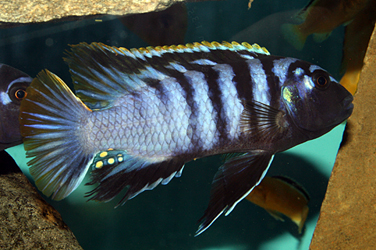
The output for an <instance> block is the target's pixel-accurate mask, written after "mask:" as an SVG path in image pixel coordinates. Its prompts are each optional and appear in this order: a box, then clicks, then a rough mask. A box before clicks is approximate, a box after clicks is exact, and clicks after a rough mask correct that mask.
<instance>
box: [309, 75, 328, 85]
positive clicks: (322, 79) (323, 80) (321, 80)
mask: <svg viewBox="0 0 376 250" xmlns="http://www.w3.org/2000/svg"><path fill="white" fill-rule="evenodd" d="M312 80H313V82H314V84H315V86H316V87H318V88H320V89H324V88H326V87H327V86H328V83H329V79H328V77H327V76H326V75H324V74H320V73H318V74H315V75H313V76H312Z"/></svg>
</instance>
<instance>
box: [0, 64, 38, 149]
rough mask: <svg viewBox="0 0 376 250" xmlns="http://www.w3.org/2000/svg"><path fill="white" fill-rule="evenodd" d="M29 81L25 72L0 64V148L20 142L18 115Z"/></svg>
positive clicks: (29, 78) (30, 79)
mask: <svg viewBox="0 0 376 250" xmlns="http://www.w3.org/2000/svg"><path fill="white" fill-rule="evenodd" d="M31 81H32V78H31V77H30V76H28V75H27V74H26V73H24V72H22V71H20V70H18V69H15V68H13V67H11V66H8V65H6V64H0V119H1V120H0V150H4V149H6V148H9V147H13V146H15V145H18V144H21V143H22V137H21V133H20V130H19V124H18V115H19V111H20V105H21V100H22V99H23V98H24V97H25V96H26V88H27V87H28V86H29V84H30V83H31Z"/></svg>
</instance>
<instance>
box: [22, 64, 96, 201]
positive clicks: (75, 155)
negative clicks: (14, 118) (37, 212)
mask: <svg viewBox="0 0 376 250" xmlns="http://www.w3.org/2000/svg"><path fill="white" fill-rule="evenodd" d="M90 112H91V111H90V110H89V109H88V108H87V107H86V106H85V104H84V103H83V102H81V100H80V99H78V98H77V97H76V96H75V95H74V94H73V93H72V91H71V90H70V89H69V88H68V87H67V85H66V84H65V83H64V82H63V81H62V80H61V79H60V78H59V77H58V76H56V75H55V74H53V73H51V72H49V71H47V70H46V71H41V72H40V73H39V74H38V76H37V77H36V78H35V79H34V80H33V81H32V83H31V85H30V87H29V88H28V89H27V97H26V98H25V99H24V100H23V101H22V103H21V110H20V130H21V135H22V136H23V137H24V147H25V150H26V152H27V153H26V156H27V157H34V158H33V159H31V160H30V161H29V162H28V165H29V166H31V168H30V173H31V175H32V176H33V178H34V180H35V183H36V185H37V187H38V188H39V189H40V190H41V191H42V192H43V193H44V194H45V195H47V196H50V195H52V198H53V199H55V200H61V199H63V198H65V197H66V196H68V195H69V194H70V193H71V192H72V191H73V190H75V189H76V188H77V187H78V185H79V184H80V183H81V182H82V180H83V178H84V176H85V174H86V172H87V170H88V167H89V165H90V163H91V161H92V159H93V157H94V155H93V153H90V152H85V150H84V148H83V147H82V143H81V142H80V139H81V136H82V133H81V132H82V131H81V128H82V127H84V124H83V121H85V120H87V119H85V118H87V117H88V115H89V114H90Z"/></svg>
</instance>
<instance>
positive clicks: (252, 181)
mask: <svg viewBox="0 0 376 250" xmlns="http://www.w3.org/2000/svg"><path fill="white" fill-rule="evenodd" d="M65 61H66V62H67V63H68V65H69V68H70V72H71V75H72V79H73V82H74V85H75V90H76V94H77V97H76V96H75V95H74V94H73V93H72V92H71V91H70V89H69V88H68V87H67V86H66V85H65V84H64V82H63V81H62V80H61V79H60V78H58V77H57V76H56V75H54V74H53V73H51V72H49V71H42V72H40V73H39V74H38V76H37V78H36V79H34V81H33V82H32V84H31V86H30V87H29V88H28V89H27V91H28V96H27V98H26V99H25V100H24V101H23V102H22V105H21V114H20V123H21V132H22V135H23V136H24V145H25V150H26V151H27V156H28V157H33V159H31V160H30V161H29V163H28V164H29V165H30V166H31V168H30V172H31V174H32V176H33V177H34V179H35V181H36V185H37V186H38V188H39V189H40V190H42V191H43V193H44V194H46V195H47V196H50V195H52V198H54V199H57V200H59V199H63V198H64V197H66V196H67V195H69V194H70V193H71V192H72V191H73V190H74V189H75V188H76V187H77V186H78V185H79V184H80V183H81V181H82V179H83V177H84V176H85V174H86V172H87V170H88V169H89V168H92V169H93V171H92V180H91V182H90V183H89V184H93V185H94V184H98V185H97V187H96V188H94V189H93V191H92V192H90V193H89V196H91V197H90V199H94V200H99V201H109V200H111V199H113V198H114V197H115V196H116V195H117V194H119V193H120V192H121V191H122V190H123V189H124V188H126V187H128V189H127V192H126V193H125V195H124V196H123V198H122V199H121V200H120V202H119V204H123V203H124V202H126V201H127V200H129V199H131V198H133V197H134V196H136V195H137V194H139V193H141V192H142V191H144V190H149V189H153V188H154V187H155V186H157V185H158V184H160V183H161V184H167V183H168V182H169V181H170V180H171V179H172V178H173V177H179V176H180V175H181V172H182V170H183V166H184V164H185V163H186V162H189V161H191V160H194V159H196V158H200V157H205V156H209V155H214V154H225V153H238V154H237V156H236V157H231V158H228V160H227V161H226V162H225V163H224V164H223V165H222V166H221V167H220V168H219V170H218V172H217V174H216V175H215V177H214V180H213V185H212V190H211V197H210V201H209V205H208V208H207V210H206V211H205V213H204V216H203V217H202V218H201V219H200V222H201V225H200V227H199V229H198V231H197V235H198V234H200V233H202V232H203V231H204V230H205V229H207V228H208V227H209V226H210V225H211V224H212V223H213V222H214V220H215V219H216V218H217V217H218V216H219V215H220V214H222V213H225V214H228V213H230V212H231V211H232V209H233V208H234V207H235V206H236V204H237V203H238V202H239V201H240V200H242V199H243V198H244V197H245V196H246V195H247V194H249V192H251V191H252V189H253V188H254V187H255V186H256V185H257V184H258V183H259V182H260V181H261V179H262V178H263V177H264V175H265V173H266V171H267V169H268V168H269V165H270V163H271V161H272V159H273V156H274V154H275V153H277V152H280V151H283V150H286V149H288V148H291V147H293V146H295V145H297V144H300V143H302V142H304V141H307V140H310V139H314V138H316V137H319V136H321V135H323V134H325V133H326V132H328V131H330V130H331V129H332V128H334V127H335V126H337V125H338V124H340V123H341V122H343V121H344V120H345V119H347V118H348V117H349V116H350V114H351V112H352V109H353V105H352V103H351V102H352V100H353V97H352V95H351V94H349V93H348V91H347V90H346V89H345V88H344V87H342V86H341V85H340V84H338V82H336V81H335V80H334V78H333V77H331V76H330V75H329V74H328V73H327V72H326V71H324V70H323V69H321V68H320V67H319V66H316V65H313V64H310V63H307V62H303V61H301V60H298V59H294V58H284V57H278V56H272V55H270V54H269V52H268V51H267V50H266V49H264V48H261V47H260V46H258V45H253V46H251V45H249V44H247V43H243V44H238V43H235V42H233V43H227V42H224V43H222V44H220V43H216V42H213V43H208V42H203V43H201V44H200V43H195V44H187V45H185V46H184V45H178V46H169V47H168V46H165V47H155V48H153V47H148V48H140V49H131V50H127V49H125V48H117V47H109V46H106V45H103V44H100V43H92V44H90V45H89V44H86V43H81V44H79V45H75V46H72V48H71V51H70V52H69V53H68V57H67V58H65Z"/></svg>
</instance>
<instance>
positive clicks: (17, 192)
mask: <svg viewBox="0 0 376 250" xmlns="http://www.w3.org/2000/svg"><path fill="white" fill-rule="evenodd" d="M0 172H1V173H0V204H1V206H0V249H82V248H81V246H80V245H79V244H78V242H77V240H76V238H75V236H74V235H73V233H72V232H71V231H70V230H69V228H68V226H67V225H66V224H65V223H64V222H63V219H62V218H61V215H60V214H59V213H58V212H57V211H56V210H55V209H54V208H53V207H52V206H51V205H49V204H48V203H47V202H46V201H45V200H44V199H43V198H42V197H41V196H40V195H39V194H38V192H37V191H36V189H35V188H34V187H33V186H32V185H31V184H30V182H29V181H28V179H27V178H26V177H25V175H23V173H22V172H21V171H20V170H19V168H18V167H17V165H16V163H15V162H14V161H13V159H11V157H10V156H9V155H8V154H7V153H6V152H5V151H0Z"/></svg>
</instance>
